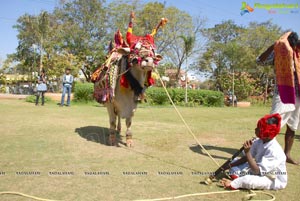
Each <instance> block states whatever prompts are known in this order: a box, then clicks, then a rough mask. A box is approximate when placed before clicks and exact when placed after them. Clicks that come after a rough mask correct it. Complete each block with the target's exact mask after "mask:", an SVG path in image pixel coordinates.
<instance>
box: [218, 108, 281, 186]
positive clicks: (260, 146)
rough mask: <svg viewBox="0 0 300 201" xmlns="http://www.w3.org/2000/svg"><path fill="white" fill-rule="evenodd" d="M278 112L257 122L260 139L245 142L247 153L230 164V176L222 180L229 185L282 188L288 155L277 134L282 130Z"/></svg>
mask: <svg viewBox="0 0 300 201" xmlns="http://www.w3.org/2000/svg"><path fill="white" fill-rule="evenodd" d="M280 121H281V117H280V115H279V114H272V115H266V116H264V117H263V118H261V119H260V120H259V121H258V123H257V128H256V129H255V134H256V136H257V137H258V139H256V140H254V141H252V140H249V141H246V142H245V143H244V145H243V146H244V152H245V156H243V157H242V158H240V159H238V160H234V161H233V162H232V163H231V164H229V166H228V167H226V168H225V169H229V168H230V170H229V172H230V176H231V178H232V179H233V181H231V180H229V179H225V178H224V179H222V180H221V184H222V185H223V186H224V187H225V188H229V189H239V188H243V189H269V190H271V189H272V190H277V189H283V188H285V187H286V185H287V172H286V166H285V161H286V156H285V154H284V152H283V150H282V148H281V146H280V144H279V143H278V142H277V140H276V138H275V136H276V135H277V134H278V133H279V131H280Z"/></svg>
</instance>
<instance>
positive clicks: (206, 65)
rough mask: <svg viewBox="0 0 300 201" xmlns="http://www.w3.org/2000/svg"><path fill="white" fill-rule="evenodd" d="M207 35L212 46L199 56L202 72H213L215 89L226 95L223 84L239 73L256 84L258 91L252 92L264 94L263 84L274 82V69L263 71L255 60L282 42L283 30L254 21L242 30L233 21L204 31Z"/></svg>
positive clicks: (212, 77)
mask: <svg viewBox="0 0 300 201" xmlns="http://www.w3.org/2000/svg"><path fill="white" fill-rule="evenodd" d="M203 34H204V36H205V37H206V38H207V39H208V43H207V46H206V50H205V52H204V53H203V55H201V56H200V57H199V66H200V67H199V68H198V70H199V71H200V72H210V73H211V79H213V80H214V81H215V87H216V88H217V89H218V90H221V91H223V92H225V91H226V90H227V89H226V87H225V88H224V86H225V85H224V83H222V82H223V81H224V79H227V77H228V76H229V74H231V76H233V75H235V74H236V73H243V72H247V76H250V77H251V78H252V79H254V80H255V81H256V85H255V86H256V89H257V90H254V91H253V92H252V93H254V92H255V91H256V93H259V94H258V95H260V94H262V93H263V91H261V89H262V88H263V87H262V85H266V83H269V82H270V80H271V79H270V76H271V75H272V69H271V68H269V67H267V68H259V67H258V66H257V64H256V62H255V60H256V57H257V56H258V55H259V54H260V53H262V52H263V51H264V50H265V49H267V48H268V47H269V46H270V45H272V44H273V43H274V41H275V40H277V39H278V37H279V36H280V34H281V29H280V27H278V26H277V25H274V24H272V22H270V21H267V22H264V23H260V24H258V23H255V22H251V23H249V25H248V27H240V26H238V25H236V24H234V22H233V21H225V22H223V23H221V24H218V25H215V26H214V27H213V28H210V29H206V30H204V31H203ZM267 74H268V76H266V75H267ZM264 77H265V78H267V81H266V80H265V78H264ZM235 84H236V83H235ZM249 85H250V83H249ZM267 85H268V84H267ZM246 88H247V87H246ZM231 89H233V88H232V87H231ZM250 95H251V94H250ZM242 97H243V95H242Z"/></svg>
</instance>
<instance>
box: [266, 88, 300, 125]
mask: <svg viewBox="0 0 300 201" xmlns="http://www.w3.org/2000/svg"><path fill="white" fill-rule="evenodd" d="M275 113H279V114H280V116H281V128H282V127H283V126H285V125H286V124H287V125H288V126H289V128H290V129H291V130H292V131H296V130H297V129H298V128H299V120H300V98H299V97H296V103H295V105H294V104H284V103H282V102H281V99H280V96H279V95H278V94H274V96H273V100H272V109H271V114H275Z"/></svg>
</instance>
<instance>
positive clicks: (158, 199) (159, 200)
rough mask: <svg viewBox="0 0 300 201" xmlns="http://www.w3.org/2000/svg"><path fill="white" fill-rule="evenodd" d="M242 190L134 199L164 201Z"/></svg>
mask: <svg viewBox="0 0 300 201" xmlns="http://www.w3.org/2000/svg"><path fill="white" fill-rule="evenodd" d="M239 191H240V190H234V191H215V192H206V193H193V194H185V195H180V196H175V197H166V198H155V199H146V200H134V201H162V200H176V199H180V198H186V197H193V196H201V195H213V194H224V193H236V192H239Z"/></svg>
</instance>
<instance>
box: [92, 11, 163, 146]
mask: <svg viewBox="0 0 300 201" xmlns="http://www.w3.org/2000/svg"><path fill="white" fill-rule="evenodd" d="M133 20H134V14H133V13H131V14H130V22H129V26H128V30H127V34H126V41H125V40H123V37H122V34H121V33H120V31H119V30H118V31H117V32H116V34H115V38H114V43H111V45H110V52H109V54H108V56H107V60H106V62H105V63H104V64H103V65H102V66H101V67H100V68H99V69H97V70H96V71H95V72H94V73H93V75H92V81H93V82H94V97H95V99H96V100H97V101H98V102H99V103H102V104H104V105H105V106H106V108H107V111H108V114H109V123H110V134H109V138H108V143H109V144H110V145H116V143H117V142H116V133H117V132H120V131H121V118H125V119H126V120H125V122H126V127H127V130H126V145H127V146H128V147H131V146H133V140H132V132H131V124H132V117H133V115H134V112H135V110H136V108H137V103H138V99H140V98H143V97H144V92H145V90H146V88H147V87H149V86H151V85H153V84H154V80H153V79H152V77H151V73H152V70H153V69H154V68H155V67H156V65H157V64H158V62H159V61H160V60H161V59H162V57H161V56H160V55H159V54H156V53H155V44H154V35H155V34H156V31H157V29H158V28H159V27H160V26H163V25H164V24H165V23H166V22H167V20H166V19H164V18H162V19H161V21H160V23H159V24H158V25H157V27H156V28H155V29H154V30H153V31H152V33H151V34H147V35H145V36H135V35H134V34H133V33H132V28H133Z"/></svg>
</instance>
